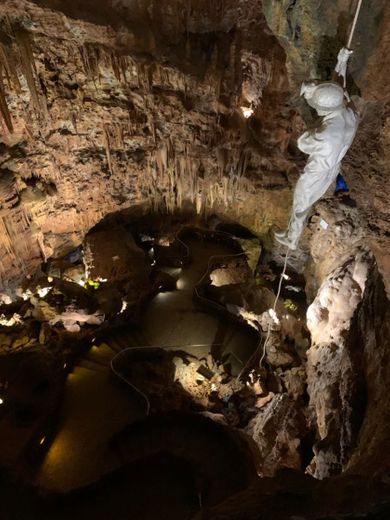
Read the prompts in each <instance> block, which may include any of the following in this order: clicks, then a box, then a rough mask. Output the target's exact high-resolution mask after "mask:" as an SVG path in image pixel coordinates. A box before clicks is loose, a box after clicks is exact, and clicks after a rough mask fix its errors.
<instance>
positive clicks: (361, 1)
mask: <svg viewBox="0 0 390 520" xmlns="http://www.w3.org/2000/svg"><path fill="white" fill-rule="evenodd" d="M362 4H363V0H359V3H358V6H357V9H356V13H355V18H354V19H353V24H352V27H351V32H350V35H349V38H348V43H347V48H348V49H350V48H351V44H352V40H353V36H354V34H355V29H356V24H357V21H358V19H359V14H360V9H361V8H362Z"/></svg>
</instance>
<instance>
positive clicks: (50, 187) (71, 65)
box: [0, 0, 296, 285]
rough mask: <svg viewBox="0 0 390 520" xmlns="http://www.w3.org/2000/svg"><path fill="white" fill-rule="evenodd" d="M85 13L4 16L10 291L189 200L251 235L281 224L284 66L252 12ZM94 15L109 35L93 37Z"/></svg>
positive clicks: (41, 10)
mask: <svg viewBox="0 0 390 520" xmlns="http://www.w3.org/2000/svg"><path fill="white" fill-rule="evenodd" d="M249 4H250V5H249ZM147 5H148V7H147V8H146V6H147ZM45 6H49V7H53V8H56V9H59V10H55V11H54V10H51V9H50V8H48V7H45ZM78 6H79V3H78V2H47V1H46V2H40V1H37V2H29V1H27V0H18V1H15V0H13V1H11V0H7V1H5V2H3V3H2V5H1V6H0V17H1V19H2V20H3V31H2V55H1V62H2V65H3V71H4V74H3V75H4V80H3V90H2V93H3V94H2V96H1V101H2V105H1V106H2V137H1V156H0V157H1V158H0V169H1V176H0V179H1V178H3V177H4V176H5V175H10V176H11V181H10V182H8V184H6V186H5V187H4V189H5V190H6V194H8V192H9V191H10V190H11V192H12V194H14V197H13V199H12V203H11V204H5V202H6V197H5V196H4V201H3V202H4V203H3V211H2V219H1V222H2V226H3V233H2V234H1V240H2V244H3V245H4V246H6V247H4V248H2V252H1V253H0V254H1V259H0V261H1V264H0V267H1V273H2V282H3V285H7V284H12V280H13V279H15V280H17V279H18V277H19V276H20V274H21V273H26V272H29V271H31V270H33V269H34V268H35V267H36V265H37V264H38V263H39V262H40V261H41V260H42V259H46V258H47V257H49V256H51V255H53V254H55V255H57V254H62V253H63V252H64V251H66V250H67V249H69V248H71V247H73V246H74V245H75V244H78V243H79V242H80V241H81V239H82V237H83V235H84V234H85V233H86V231H87V230H88V229H90V228H91V227H92V226H93V225H94V224H95V223H96V222H98V221H99V220H100V219H101V218H102V217H103V216H104V215H105V214H107V213H109V212H112V211H116V210H121V209H124V208H128V207H134V206H136V205H142V206H143V207H144V210H145V211H148V210H160V211H168V212H169V211H172V210H173V209H175V208H180V207H181V206H182V205H183V204H185V201H189V203H190V204H191V205H192V206H193V207H194V209H196V211H197V212H198V213H199V212H202V211H206V210H207V211H218V212H221V213H229V216H230V217H232V218H237V219H238V220H240V221H242V222H244V223H246V224H247V225H248V226H250V227H251V228H253V229H256V230H257V231H259V232H260V233H261V232H262V233H266V232H267V231H268V229H269V226H270V223H271V222H274V221H275V220H278V219H279V220H280V221H282V220H283V219H284V217H285V214H286V212H287V209H288V198H287V199H286V198H284V200H283V201H280V190H283V189H287V188H288V187H289V185H290V181H289V172H290V171H292V172H293V173H292V174H293V175H294V174H296V172H295V168H294V165H293V164H292V163H291V162H290V161H289V159H288V157H287V156H286V155H285V153H283V152H285V150H286V149H287V146H288V144H289V142H290V138H291V136H292V131H293V130H292V124H291V121H290V119H291V110H290V108H289V107H288V105H286V97H287V94H288V81H287V74H286V69H285V54H284V51H283V49H282V48H281V47H280V45H279V44H278V42H277V40H276V38H275V37H274V36H273V35H271V34H270V32H269V30H268V29H267V26H266V23H265V20H264V17H263V15H262V10H261V2H260V1H254V2H250V3H248V2H240V5H239V6H237V3H236V2H226V3H225V4H224V9H223V10H221V9H220V7H218V8H217V7H216V6H215V5H214V4H212V5H211V4H209V3H203V4H202V3H199V4H194V6H193V7H191V8H188V6H187V7H186V9H183V7H184V4H183V2H177V1H176V2H167V3H166V5H165V8H164V11H163V12H162V11H161V9H160V8H159V7H158V5H157V4H154V3H150V4H147V3H143V2H117V3H115V5H114V8H113V9H110V10H109V11H107V5H106V4H105V3H104V2H100V3H99V9H96V6H95V4H94V3H93V4H92V3H88V2H86V3H83V9H82V11H80V10H79V8H78ZM101 9H102V11H101ZM61 10H62V11H64V13H66V14H67V15H69V16H66V15H65V14H64V13H63V12H61ZM99 13H100V15H101V16H103V15H104V16H105V15H106V14H107V18H105V19H106V22H105V24H104V25H95V24H94V23H92V22H95V23H103V21H104V20H103V19H104V16H103V18H102V17H101V16H100V15H99ZM183 13H184V14H183ZM98 15H99V16H100V17H99V16H98ZM73 16H75V17H77V16H80V18H73ZM107 23H111V24H112V25H107ZM113 28H115V30H114V29H113ZM141 28H142V30H141ZM143 29H144V30H143ZM249 104H251V105H252V106H253V108H254V110H255V112H256V113H255V117H253V118H252V119H251V120H246V119H245V118H244V117H243V116H242V112H241V111H240V110H239V107H240V106H241V105H246V106H248V105H249ZM275 150H276V153H275ZM9 184H10V186H9ZM7 190H8V191H7ZM7 196H8V195H7ZM8 198H9V197H8ZM7 200H8V199H7ZM233 202H234V203H233ZM270 208H274V209H273V211H272V212H271V211H270Z"/></svg>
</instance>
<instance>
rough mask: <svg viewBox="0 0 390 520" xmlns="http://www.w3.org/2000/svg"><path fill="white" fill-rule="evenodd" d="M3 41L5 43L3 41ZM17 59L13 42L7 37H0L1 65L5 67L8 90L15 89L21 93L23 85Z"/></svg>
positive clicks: (2, 35)
mask: <svg viewBox="0 0 390 520" xmlns="http://www.w3.org/2000/svg"><path fill="white" fill-rule="evenodd" d="M1 40H3V41H1ZM16 62H17V60H16V57H15V53H14V51H13V48H12V40H11V39H10V38H8V37H7V36H6V35H4V34H1V36H0V63H1V64H2V65H3V67H4V71H5V74H6V79H7V83H8V88H9V89H12V88H14V89H15V90H16V92H18V93H19V92H20V91H21V85H20V81H19V76H18V72H17V66H16Z"/></svg>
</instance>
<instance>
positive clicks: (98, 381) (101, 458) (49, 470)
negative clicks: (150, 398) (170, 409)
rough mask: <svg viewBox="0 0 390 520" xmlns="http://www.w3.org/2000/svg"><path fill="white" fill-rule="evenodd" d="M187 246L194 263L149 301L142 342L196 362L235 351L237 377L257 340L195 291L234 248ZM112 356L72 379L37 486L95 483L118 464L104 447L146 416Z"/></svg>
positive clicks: (85, 364)
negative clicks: (113, 367) (214, 260)
mask: <svg viewBox="0 0 390 520" xmlns="http://www.w3.org/2000/svg"><path fill="white" fill-rule="evenodd" d="M186 243H187V245H188V247H189V250H190V256H191V259H192V261H191V263H190V264H189V265H187V266H184V267H183V268H181V269H176V270H172V271H171V273H172V274H173V275H175V276H176V277H177V290H175V291H171V292H165V293H160V294H158V295H157V296H156V297H155V298H154V299H153V300H152V301H151V302H150V304H149V306H148V308H147V310H146V312H145V314H144V316H143V320H142V323H141V327H140V331H141V332H142V336H143V337H144V338H145V339H146V341H147V344H150V345H156V346H165V347H175V346H177V347H180V348H182V349H184V350H187V351H188V352H191V353H192V354H195V355H196V356H198V357H200V356H205V355H207V354H208V353H209V352H210V350H211V348H212V347H214V348H217V349H218V351H220V352H233V353H234V357H232V362H233V364H234V365H235V366H234V368H235V370H236V371H238V370H239V369H240V368H241V363H244V362H245V361H246V359H247V358H248V357H249V355H250V354H251V352H253V349H254V348H255V347H256V339H257V338H256V334H255V333H253V331H252V330H251V329H249V328H248V327H246V326H242V325H240V324H238V323H235V322H233V321H230V320H228V319H227V318H226V316H225V315H222V314H217V313H211V312H208V311H205V310H204V308H201V307H200V306H199V304H197V303H195V302H194V299H193V289H194V287H195V285H196V284H197V283H198V282H199V280H200V279H201V277H202V276H203V274H204V273H205V271H206V269H207V267H208V264H209V260H210V258H211V257H212V256H215V255H226V254H232V250H231V249H229V247H227V246H226V245H222V244H219V243H213V242H210V241H201V240H197V239H191V240H186ZM114 355H115V352H114V351H113V350H112V349H111V348H110V347H109V346H107V345H105V344H103V345H101V346H100V347H94V348H93V349H92V350H91V351H90V352H89V354H88V355H87V356H86V357H85V358H84V359H81V360H80V362H79V366H76V367H75V369H74V371H73V373H72V374H70V375H69V377H68V380H67V383H66V389H65V396H64V401H63V404H62V409H61V412H60V421H59V429H58V433H57V435H56V437H55V438H54V440H53V442H52V444H51V446H50V447H49V448H48V451H47V453H46V456H45V458H44V460H43V462H42V465H41V467H40V468H39V470H38V473H37V476H36V482H37V484H39V485H40V486H42V487H45V488H49V489H57V490H61V491H67V490H69V489H72V488H75V487H79V486H83V485H86V484H88V483H90V482H93V481H94V480H96V479H98V478H100V476H101V475H102V474H104V473H105V472H107V471H109V470H110V469H112V468H114V467H115V466H117V465H118V461H117V460H113V458H112V457H113V456H112V455H110V453H109V452H108V450H107V441H108V440H109V439H110V437H111V436H112V435H113V434H114V433H115V432H117V431H120V430H121V429H122V428H123V427H124V426H125V425H126V424H128V423H131V422H134V421H137V420H139V419H140V418H142V417H143V414H144V403H143V402H142V400H141V399H140V398H139V397H138V396H137V395H136V394H134V395H132V394H130V393H128V392H124V391H123V388H122V387H121V386H120V385H119V384H118V381H117V380H116V379H115V377H114V376H113V375H112V374H111V371H110V366H109V363H110V360H111V359H112V357H113V356H114ZM177 477H178V478H179V479H180V475H177ZM161 479H167V475H163V474H162V475H161Z"/></svg>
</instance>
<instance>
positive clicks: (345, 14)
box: [263, 0, 390, 295]
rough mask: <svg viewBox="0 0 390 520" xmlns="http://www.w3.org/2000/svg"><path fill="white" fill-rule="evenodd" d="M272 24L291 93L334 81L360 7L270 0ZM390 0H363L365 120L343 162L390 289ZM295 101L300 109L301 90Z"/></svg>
mask: <svg viewBox="0 0 390 520" xmlns="http://www.w3.org/2000/svg"><path fill="white" fill-rule="evenodd" d="M263 4H264V13H265V16H266V19H267V22H268V24H269V26H270V28H271V29H272V31H273V32H274V34H275V35H277V37H278V39H279V42H280V44H281V45H282V46H283V48H284V49H285V51H286V55H287V61H286V66H287V70H288V77H289V82H290V85H291V90H292V92H294V91H295V94H297V93H298V92H299V86H300V83H301V81H304V80H307V79H308V78H311V79H314V78H318V79H330V73H331V71H332V70H333V67H334V65H335V63H336V59H337V52H338V50H339V49H340V48H341V47H342V46H343V45H346V42H347V40H348V35H349V31H350V27H351V23H352V19H353V15H354V13H355V9H356V6H357V2H355V1H352V0H335V1H332V2H326V1H322V2H318V1H317V0H281V1H276V2H274V1H273V0H264V2H263ZM389 24H390V4H389V3H388V2H386V0H377V1H375V2H368V1H363V4H362V10H361V13H360V17H359V20H358V24H357V26H356V32H355V36H354V39H353V42H352V48H353V50H354V54H353V56H352V59H351V60H350V65H349V75H348V90H349V92H350V93H351V94H354V95H358V96H360V100H359V99H358V100H357V104H358V106H359V108H360V110H361V114H362V120H361V124H360V127H359V131H358V134H357V136H356V139H355V141H354V144H353V145H352V148H351V149H350V151H349V153H348V154H347V156H346V158H345V160H344V162H343V171H344V174H345V176H346V178H347V181H348V183H349V186H350V189H351V194H352V196H353V198H354V199H355V200H356V201H357V203H358V206H359V210H360V215H361V217H362V219H363V223H362V225H363V228H364V229H365V231H366V233H367V239H368V242H369V245H370V247H371V249H372V250H373V252H374V253H375V256H376V259H377V261H378V264H379V269H380V271H381V273H382V275H383V277H384V281H385V285H386V288H387V294H388V295H390V260H389V256H388V254H387V251H388V250H389V247H390V236H389V225H390V209H389V204H388V202H387V201H388V199H389V182H388V174H389V156H390V142H389V121H390V120H389V115H390V111H389V89H388V87H387V86H386V85H387V83H388V71H389V67H390V63H389V56H390V40H389V36H388V28H389ZM292 103H293V104H295V105H296V106H297V107H298V108H299V109H301V110H302V105H301V102H299V101H298V100H297V96H296V95H295V98H294V97H293V98H292Z"/></svg>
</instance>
